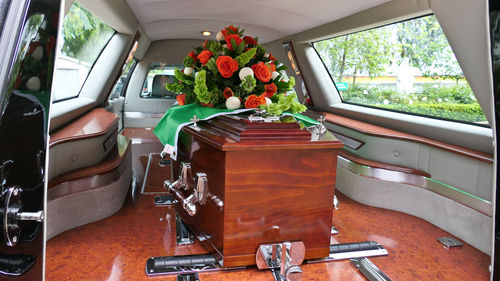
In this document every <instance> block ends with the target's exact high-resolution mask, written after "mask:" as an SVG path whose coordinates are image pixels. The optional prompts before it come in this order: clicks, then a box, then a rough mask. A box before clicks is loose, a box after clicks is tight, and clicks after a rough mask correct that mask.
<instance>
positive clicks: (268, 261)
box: [256, 241, 305, 281]
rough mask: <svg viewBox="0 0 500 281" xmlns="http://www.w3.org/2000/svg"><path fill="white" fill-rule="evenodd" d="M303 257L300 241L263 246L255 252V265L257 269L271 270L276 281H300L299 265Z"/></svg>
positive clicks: (303, 251) (302, 245)
mask: <svg viewBox="0 0 500 281" xmlns="http://www.w3.org/2000/svg"><path fill="white" fill-rule="evenodd" d="M304 256H305V246H304V243H303V242H302V241H298V242H283V243H277V244H263V245H260V246H259V249H258V250H257V254H256V263H257V267H258V268H259V269H271V271H272V273H273V277H274V280H276V281H299V280H301V279H302V269H301V268H300V264H302V262H303V261H304ZM278 269H279V270H278Z"/></svg>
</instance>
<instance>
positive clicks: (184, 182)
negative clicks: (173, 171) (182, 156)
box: [165, 162, 193, 190]
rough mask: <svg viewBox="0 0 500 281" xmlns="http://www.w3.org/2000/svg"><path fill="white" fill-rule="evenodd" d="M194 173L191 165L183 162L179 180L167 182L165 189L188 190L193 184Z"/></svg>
mask: <svg viewBox="0 0 500 281" xmlns="http://www.w3.org/2000/svg"><path fill="white" fill-rule="evenodd" d="M192 182H193V179H192V172H191V164H190V163H187V162H181V168H180V173H179V178H178V179H177V180H176V181H174V182H171V181H168V180H167V181H165V187H166V188H167V189H181V188H184V190H188V189H189V188H190V187H191V186H193V184H192Z"/></svg>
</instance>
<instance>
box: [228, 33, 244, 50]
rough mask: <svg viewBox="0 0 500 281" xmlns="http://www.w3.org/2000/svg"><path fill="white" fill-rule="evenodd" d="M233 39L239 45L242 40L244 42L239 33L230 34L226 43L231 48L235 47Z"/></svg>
mask: <svg viewBox="0 0 500 281" xmlns="http://www.w3.org/2000/svg"><path fill="white" fill-rule="evenodd" d="M232 40H234V42H235V43H236V45H239V44H240V43H241V42H243V39H241V38H240V36H239V35H238V34H228V35H226V45H227V48H228V49H229V50H232V49H233V44H232Z"/></svg>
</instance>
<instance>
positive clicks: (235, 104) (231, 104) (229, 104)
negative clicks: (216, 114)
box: [226, 96, 241, 110]
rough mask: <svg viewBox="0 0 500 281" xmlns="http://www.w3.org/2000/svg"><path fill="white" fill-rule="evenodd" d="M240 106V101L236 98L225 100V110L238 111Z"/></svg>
mask: <svg viewBox="0 0 500 281" xmlns="http://www.w3.org/2000/svg"><path fill="white" fill-rule="evenodd" d="M240 106H241V101H240V99H239V98H237V97H234V96H233V97H229V98H228V99H227V100H226V108H227V109H230V110H232V109H238V108H240Z"/></svg>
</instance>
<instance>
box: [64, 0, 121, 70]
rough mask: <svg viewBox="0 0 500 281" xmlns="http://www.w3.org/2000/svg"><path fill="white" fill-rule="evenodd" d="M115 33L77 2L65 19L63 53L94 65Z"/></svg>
mask: <svg viewBox="0 0 500 281" xmlns="http://www.w3.org/2000/svg"><path fill="white" fill-rule="evenodd" d="M114 32H115V31H114V30H113V29H112V28H111V27H109V26H108V25H106V24H105V23H103V22H102V21H101V20H99V19H98V18H97V17H95V16H94V15H92V14H91V13H89V12H88V11H87V10H85V9H83V8H82V7H81V6H80V5H79V4H78V3H76V2H75V3H73V5H72V6H71V8H70V9H69V11H68V14H67V15H66V18H65V19H64V23H63V37H64V44H63V46H62V50H61V51H62V53H63V54H65V55H67V56H69V57H72V58H75V59H78V60H82V61H86V62H89V63H93V62H94V61H95V60H96V59H97V56H98V55H99V53H100V50H102V49H103V48H104V46H105V45H106V44H107V42H108V40H109V39H110V38H111V36H112V35H113V34H114Z"/></svg>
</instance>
